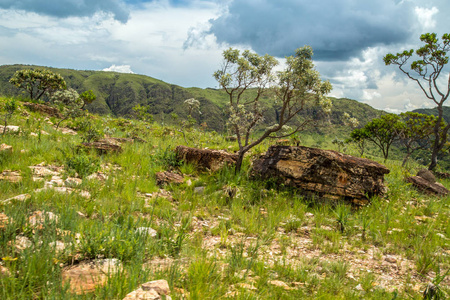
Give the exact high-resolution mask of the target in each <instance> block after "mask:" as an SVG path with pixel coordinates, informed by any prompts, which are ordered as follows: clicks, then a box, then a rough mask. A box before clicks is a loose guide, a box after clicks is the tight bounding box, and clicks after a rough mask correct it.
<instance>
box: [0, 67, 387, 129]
mask: <svg viewBox="0 0 450 300" xmlns="http://www.w3.org/2000/svg"><path fill="white" fill-rule="evenodd" d="M23 68H43V67H39V66H26V65H4V66H0V95H4V96H19V95H20V94H21V93H22V92H21V91H20V90H18V89H17V88H15V87H14V86H12V85H11V84H9V83H8V81H9V79H10V78H11V76H13V74H14V73H15V72H16V71H17V70H19V69H23ZM49 69H50V70H52V71H53V72H55V73H59V74H61V75H62V76H63V77H64V79H65V80H66V82H67V85H68V87H71V88H73V89H75V90H77V91H78V92H83V91H85V90H89V89H91V90H93V91H94V93H95V94H96V95H97V100H96V101H94V102H93V103H92V104H90V105H89V106H87V108H88V110H89V111H90V112H92V113H97V114H100V115H107V114H110V115H112V116H115V117H132V113H133V111H132V108H133V107H134V106H135V105H138V104H141V105H149V106H150V111H149V112H150V113H151V114H152V115H153V116H154V117H155V120H156V121H158V122H164V123H170V122H171V118H170V114H172V113H176V114H177V115H179V116H180V117H186V114H187V112H186V109H185V107H184V105H183V101H184V100H186V99H189V98H196V99H197V100H199V101H200V109H201V112H202V113H201V114H195V115H194V118H196V120H197V122H198V123H199V124H201V123H206V124H207V126H208V128H209V129H211V130H216V131H220V132H223V131H225V129H226V128H225V123H226V122H225V120H226V114H227V109H226V106H227V94H225V93H224V92H223V91H222V90H218V89H210V88H207V89H201V88H183V87H181V86H177V85H173V84H169V83H165V82H163V81H161V80H157V79H155V78H152V77H149V76H144V75H137V74H124V73H116V72H104V71H78V70H70V69H56V68H49ZM263 101H265V102H266V104H267V107H266V112H265V119H266V122H267V123H270V124H273V123H274V122H275V120H276V111H275V108H274V107H273V106H272V104H271V103H270V101H269V100H268V99H263ZM333 104H334V108H333V112H332V114H331V116H330V120H329V121H330V122H329V124H328V125H330V124H331V125H334V126H327V128H328V129H326V133H331V134H339V133H340V132H348V130H347V129H346V128H343V127H342V125H343V124H342V115H343V114H344V112H348V113H349V114H350V115H352V116H353V117H356V118H357V119H358V120H359V121H360V123H361V124H365V123H367V122H368V121H370V120H371V119H373V118H374V117H377V116H379V115H380V114H381V111H379V110H376V109H374V108H372V107H370V106H369V105H367V104H362V103H360V102H357V101H355V100H350V99H333ZM304 113H305V114H310V113H311V111H309V110H306V111H305V112H304ZM321 130H322V129H320V128H319V129H315V131H317V132H318V133H324V132H322V131H321Z"/></svg>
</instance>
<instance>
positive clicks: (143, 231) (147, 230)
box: [136, 227, 158, 237]
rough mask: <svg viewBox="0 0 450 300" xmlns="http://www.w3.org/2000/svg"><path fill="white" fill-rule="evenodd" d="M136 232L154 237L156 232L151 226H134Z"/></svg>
mask: <svg viewBox="0 0 450 300" xmlns="http://www.w3.org/2000/svg"><path fill="white" fill-rule="evenodd" d="M136 232H137V233H139V234H142V235H148V236H150V237H155V236H156V235H157V234H158V233H157V231H156V230H155V229H153V228H151V227H138V228H136Z"/></svg>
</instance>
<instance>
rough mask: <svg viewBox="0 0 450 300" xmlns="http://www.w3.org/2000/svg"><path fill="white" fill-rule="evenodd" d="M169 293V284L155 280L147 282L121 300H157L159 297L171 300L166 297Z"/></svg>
mask: <svg viewBox="0 0 450 300" xmlns="http://www.w3.org/2000/svg"><path fill="white" fill-rule="evenodd" d="M169 293H170V288H169V284H168V283H167V281H166V280H163V279H161V280H155V281H149V282H147V283H144V284H142V285H141V287H140V288H139V289H137V290H135V291H133V292H131V293H129V294H128V295H126V296H125V298H123V300H132V299H136V300H137V299H139V300H144V299H154V300H159V299H161V296H163V295H164V296H166V297H165V299H169V300H170V299H172V298H171V297H170V296H168V295H169Z"/></svg>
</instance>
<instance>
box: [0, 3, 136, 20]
mask: <svg viewBox="0 0 450 300" xmlns="http://www.w3.org/2000/svg"><path fill="white" fill-rule="evenodd" d="M0 8H3V9H17V10H24V11H28V12H35V13H38V14H43V15H48V16H52V17H61V18H65V17H74V16H78V17H86V16H92V15H93V14H95V13H97V12H106V13H112V14H113V15H114V18H115V19H116V20H118V21H121V22H126V21H127V20H128V17H129V11H128V9H127V7H126V5H125V3H124V2H122V1H120V0H45V1H36V0H0Z"/></svg>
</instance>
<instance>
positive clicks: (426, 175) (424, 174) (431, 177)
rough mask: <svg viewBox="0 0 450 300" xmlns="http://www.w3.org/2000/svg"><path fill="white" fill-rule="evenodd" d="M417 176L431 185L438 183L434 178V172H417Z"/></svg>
mask: <svg viewBox="0 0 450 300" xmlns="http://www.w3.org/2000/svg"><path fill="white" fill-rule="evenodd" d="M416 176H419V177H422V178H423V179H425V180H426V181H428V182H429V183H435V182H436V177H434V174H433V172H431V171H430V170H427V169H421V170H419V172H417V175H416Z"/></svg>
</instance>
